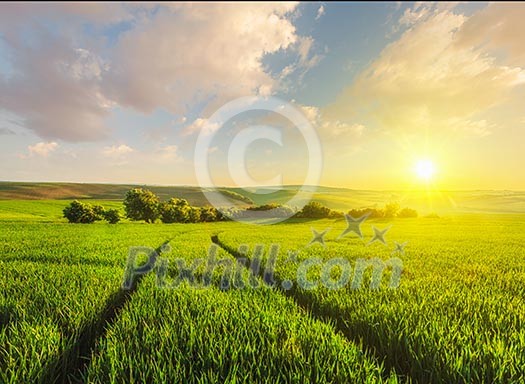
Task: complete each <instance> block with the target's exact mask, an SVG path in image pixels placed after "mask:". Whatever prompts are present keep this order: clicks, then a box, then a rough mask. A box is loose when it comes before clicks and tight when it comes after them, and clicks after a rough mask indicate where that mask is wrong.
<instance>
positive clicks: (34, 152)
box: [27, 141, 58, 157]
mask: <svg viewBox="0 0 525 384" xmlns="http://www.w3.org/2000/svg"><path fill="white" fill-rule="evenodd" d="M57 148H58V144H57V143H56V142H54V141H51V142H40V143H36V144H35V145H30V146H28V147H27V149H28V150H29V156H30V157H32V156H42V157H47V156H48V155H49V154H50V153H51V152H54V151H55V150H56V149H57Z"/></svg>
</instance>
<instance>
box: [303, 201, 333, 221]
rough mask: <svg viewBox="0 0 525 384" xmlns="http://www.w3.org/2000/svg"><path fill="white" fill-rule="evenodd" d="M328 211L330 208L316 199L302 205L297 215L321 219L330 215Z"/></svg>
mask: <svg viewBox="0 0 525 384" xmlns="http://www.w3.org/2000/svg"><path fill="white" fill-rule="evenodd" d="M330 213H331V210H330V208H328V207H325V206H324V205H322V204H321V203H318V202H317V201H312V202H310V203H308V204H306V205H305V206H304V207H303V209H302V210H301V211H300V212H299V215H298V216H299V217H305V218H309V219H322V218H327V217H330Z"/></svg>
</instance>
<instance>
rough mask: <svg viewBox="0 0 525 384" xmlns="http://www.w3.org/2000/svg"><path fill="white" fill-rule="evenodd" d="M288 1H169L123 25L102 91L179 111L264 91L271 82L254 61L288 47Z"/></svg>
mask: <svg viewBox="0 0 525 384" xmlns="http://www.w3.org/2000/svg"><path fill="white" fill-rule="evenodd" d="M296 6H297V4H294V3H257V4H243V3H236V4H205V5H204V4H188V3H177V4H175V5H173V6H171V7H170V8H171V10H170V11H159V12H157V13H156V15H155V16H154V18H153V19H151V20H147V21H146V22H143V23H140V24H138V25H137V26H136V27H135V28H134V29H132V30H130V31H128V32H125V33H123V34H122V36H121V37H120V40H119V43H118V45H117V46H116V47H115V50H114V51H115V55H114V60H113V62H112V67H114V68H118V70H115V71H111V72H110V76H108V77H107V79H106V80H107V81H106V84H107V91H108V94H109V95H111V97H110V98H111V99H114V100H116V101H118V103H119V104H120V105H123V106H129V107H133V108H135V109H137V110H140V111H143V112H151V111H153V110H154V109H156V108H158V107H163V108H166V109H167V110H169V111H171V112H173V113H184V112H185V109H186V106H187V104H188V102H199V101H202V100H208V99H209V98H215V99H216V102H217V103H222V102H224V101H225V100H228V99H231V98H234V97H238V96H241V95H243V96H244V95H250V94H257V93H263V94H268V93H270V92H273V90H274V89H275V88H276V87H278V83H277V82H276V80H275V79H273V78H272V77H271V76H270V75H269V74H268V73H266V72H265V68H264V66H263V64H262V58H263V57H264V56H265V55H267V54H271V53H275V52H278V51H280V50H286V49H288V48H292V47H295V45H294V44H295V43H296V42H297V41H298V39H299V36H298V35H297V33H296V29H295V26H294V25H293V24H292V22H291V20H290V13H291V12H292V11H294V10H295V7H296Z"/></svg>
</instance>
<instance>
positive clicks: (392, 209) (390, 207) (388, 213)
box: [383, 203, 401, 218]
mask: <svg viewBox="0 0 525 384" xmlns="http://www.w3.org/2000/svg"><path fill="white" fill-rule="evenodd" d="M400 208H401V207H400V206H399V204H398V203H388V204H387V205H385V209H384V210H383V217H387V218H391V217H396V216H397V213H398V212H399V209H400Z"/></svg>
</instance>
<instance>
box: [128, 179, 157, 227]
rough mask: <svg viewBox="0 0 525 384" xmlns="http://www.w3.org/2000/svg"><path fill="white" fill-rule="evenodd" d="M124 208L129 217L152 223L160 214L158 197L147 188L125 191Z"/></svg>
mask: <svg viewBox="0 0 525 384" xmlns="http://www.w3.org/2000/svg"><path fill="white" fill-rule="evenodd" d="M124 208H125V210H126V217H128V218H129V219H131V220H144V221H146V223H154V222H155V220H157V219H158V218H159V215H160V199H159V197H158V196H157V195H155V194H154V193H153V192H151V191H148V190H147V189H142V188H135V189H132V190H130V191H128V193H126V197H125V199H124Z"/></svg>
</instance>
